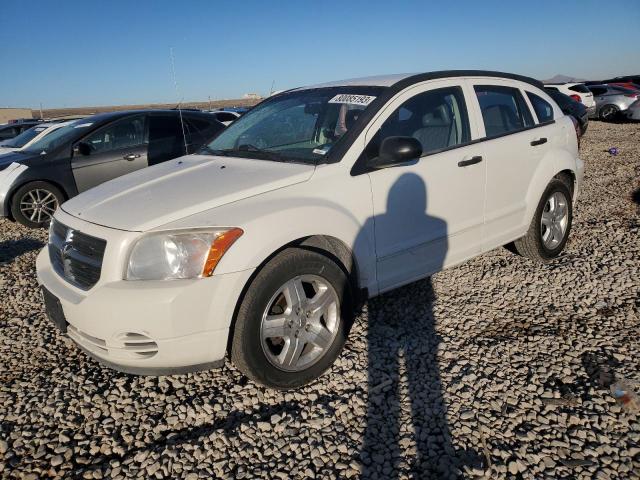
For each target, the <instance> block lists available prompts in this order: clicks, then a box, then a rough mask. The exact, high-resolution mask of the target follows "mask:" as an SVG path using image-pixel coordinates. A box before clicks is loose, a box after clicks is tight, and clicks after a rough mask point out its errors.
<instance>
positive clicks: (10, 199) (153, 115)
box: [0, 110, 224, 228]
mask: <svg viewBox="0 0 640 480" xmlns="http://www.w3.org/2000/svg"><path fill="white" fill-rule="evenodd" d="M223 129H224V125H223V124H222V123H220V122H218V121H217V120H216V119H215V118H213V117H212V116H211V115H209V114H207V113H202V112H196V111H182V112H180V111H178V110H137V111H125V112H111V113H102V114H98V115H94V116H92V117H87V118H84V119H81V120H77V121H75V122H73V123H71V124H69V125H66V126H64V127H61V128H59V129H58V130H56V131H55V132H53V133H51V134H50V135H47V136H46V137H44V138H42V139H41V140H39V141H37V142H35V143H34V144H32V145H30V146H28V147H27V148H25V149H22V150H19V151H17V152H14V153H10V154H7V155H4V156H2V157H1V158H0V216H5V217H9V218H11V219H13V220H16V221H18V222H20V223H22V224H23V225H26V226H28V227H33V228H36V227H43V226H46V225H47V224H48V223H49V221H50V220H51V216H52V215H53V212H54V211H55V210H56V208H57V207H58V205H60V204H61V203H62V202H64V201H65V200H66V199H68V198H71V197H73V196H75V195H77V194H78V193H80V192H83V191H85V190H88V189H90V188H92V187H94V186H96V185H99V184H101V183H103V182H106V181H108V180H111V179H112V178H116V177H119V176H121V175H125V174H127V173H130V172H134V171H136V170H139V169H141V168H145V167H147V166H151V165H156V164H158V163H162V162H165V161H167V160H170V159H173V158H176V157H180V156H182V155H186V154H190V153H193V152H195V151H197V150H199V149H200V148H201V147H202V146H203V145H204V144H205V143H206V142H208V141H209V140H211V139H212V138H213V137H214V136H215V135H216V134H217V133H218V132H220V131H221V130H223Z"/></svg>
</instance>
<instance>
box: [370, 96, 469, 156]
mask: <svg viewBox="0 0 640 480" xmlns="http://www.w3.org/2000/svg"><path fill="white" fill-rule="evenodd" d="M393 136H400V137H413V138H415V139H417V140H418V141H420V143H421V144H422V152H423V155H424V154H429V153H434V152H437V151H440V150H444V149H446V148H449V147H453V146H456V145H460V144H464V143H467V142H469V141H470V133H469V120H468V117H467V107H466V105H465V102H464V95H463V93H462V89H460V87H448V88H440V89H437V90H429V91H428V92H423V93H419V94H418V95H416V96H414V97H412V98H410V99H409V100H407V101H406V102H404V103H403V104H402V105H401V106H400V107H399V108H398V109H396V110H395V111H394V112H393V113H392V114H391V116H390V117H389V118H388V119H387V120H386V121H385V122H384V124H383V125H382V127H381V128H380V130H379V131H378V133H377V134H376V135H375V136H374V138H373V140H372V141H371V143H370V145H369V146H368V147H367V156H368V157H370V158H372V157H375V156H376V155H377V152H378V148H379V147H380V145H381V144H382V141H383V140H384V139H385V138H387V137H393Z"/></svg>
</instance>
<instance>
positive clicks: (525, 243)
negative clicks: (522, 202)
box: [513, 178, 573, 263]
mask: <svg viewBox="0 0 640 480" xmlns="http://www.w3.org/2000/svg"><path fill="white" fill-rule="evenodd" d="M572 198H573V197H572V195H571V189H570V187H569V185H567V182H566V181H563V180H560V179H558V178H554V179H553V180H552V181H551V182H550V183H549V185H548V186H547V188H546V189H545V191H544V194H543V195H542V198H541V199H540V203H539V204H538V208H537V209H536V212H535V214H534V215H533V220H531V225H530V226H529V230H528V231H527V234H526V235H525V236H524V237H522V238H519V239H518V240H516V241H515V242H513V246H514V247H515V250H516V252H517V253H519V254H520V255H522V256H523V257H528V258H530V259H532V260H536V261H538V262H542V263H549V262H551V261H552V260H553V259H554V258H555V257H557V256H558V255H559V254H560V252H562V249H563V248H564V246H565V245H566V243H567V240H568V238H569V233H570V232H571V224H572V221H573V204H572ZM552 199H553V200H552ZM562 199H564V202H565V203H564V206H565V212H566V216H562V218H560V211H558V213H557V214H556V215H553V212H552V211H551V210H552V204H553V202H555V205H556V207H555V208H557V207H558V206H560V205H561V204H562V201H558V200H562ZM550 212H551V213H550ZM543 215H544V219H545V220H544V222H543ZM550 217H553V218H554V219H555V218H560V220H557V221H556V220H553V221H552V222H551V223H552V226H551V228H549V227H547V225H548V224H549V219H550ZM558 228H560V229H561V230H562V235H559V234H558ZM558 236H559V237H560V238H557V237H558ZM551 237H553V238H551Z"/></svg>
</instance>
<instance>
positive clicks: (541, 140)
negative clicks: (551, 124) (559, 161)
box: [531, 137, 547, 147]
mask: <svg viewBox="0 0 640 480" xmlns="http://www.w3.org/2000/svg"><path fill="white" fill-rule="evenodd" d="M543 143H547V139H546V138H544V137H542V138H537V139H535V140H532V141H531V146H532V147H535V146H536V145H542V144H543Z"/></svg>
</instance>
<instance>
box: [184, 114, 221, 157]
mask: <svg viewBox="0 0 640 480" xmlns="http://www.w3.org/2000/svg"><path fill="white" fill-rule="evenodd" d="M184 120H185V131H186V133H187V144H188V147H189V153H193V152H195V151H196V150H199V149H200V147H202V146H203V145H204V144H205V143H207V142H209V141H210V140H211V139H212V138H213V137H214V136H215V135H216V134H217V133H218V132H219V131H220V130H223V129H224V125H223V124H221V123H220V122H217V121H215V120H213V119H212V121H208V120H206V119H204V118H194V117H185V119H184Z"/></svg>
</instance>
